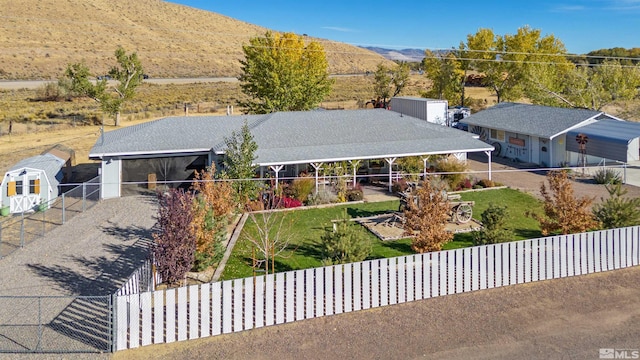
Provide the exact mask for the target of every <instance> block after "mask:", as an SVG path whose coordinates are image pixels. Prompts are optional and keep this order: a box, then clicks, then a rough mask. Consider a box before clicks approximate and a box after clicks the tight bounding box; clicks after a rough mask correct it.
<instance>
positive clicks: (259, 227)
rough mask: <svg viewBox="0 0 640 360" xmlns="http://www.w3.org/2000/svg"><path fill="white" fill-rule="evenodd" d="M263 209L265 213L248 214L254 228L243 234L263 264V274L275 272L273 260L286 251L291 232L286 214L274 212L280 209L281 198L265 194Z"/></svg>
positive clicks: (271, 192)
mask: <svg viewBox="0 0 640 360" xmlns="http://www.w3.org/2000/svg"><path fill="white" fill-rule="evenodd" d="M265 196H266V197H265V198H264V202H265V208H266V209H268V210H267V211H263V212H259V213H256V212H250V213H249V217H250V219H251V221H252V222H253V225H254V227H253V228H250V229H248V231H246V232H245V239H247V240H248V241H249V242H250V243H251V244H252V245H253V247H254V249H255V250H256V251H257V252H258V254H257V255H258V256H260V258H259V259H254V260H258V261H260V262H264V269H265V272H266V273H267V274H268V273H269V272H271V273H274V272H275V269H274V268H275V258H276V257H282V256H283V253H284V252H285V251H286V250H287V249H288V247H289V244H290V243H291V240H292V239H293V232H292V231H291V224H292V222H291V220H290V219H289V217H288V216H287V215H288V212H282V211H274V210H276V209H278V208H279V207H280V201H281V198H280V197H279V196H277V195H276V194H275V192H274V191H269V192H265Z"/></svg>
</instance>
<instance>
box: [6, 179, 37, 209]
mask: <svg viewBox="0 0 640 360" xmlns="http://www.w3.org/2000/svg"><path fill="white" fill-rule="evenodd" d="M29 175H31V176H29ZM7 196H8V197H9V201H10V205H9V211H11V212H12V213H21V212H25V211H30V210H33V209H34V208H35V207H36V206H37V205H38V204H39V203H40V179H39V177H37V176H34V174H28V173H27V174H24V175H19V174H18V175H15V176H10V180H9V182H8V184H7Z"/></svg>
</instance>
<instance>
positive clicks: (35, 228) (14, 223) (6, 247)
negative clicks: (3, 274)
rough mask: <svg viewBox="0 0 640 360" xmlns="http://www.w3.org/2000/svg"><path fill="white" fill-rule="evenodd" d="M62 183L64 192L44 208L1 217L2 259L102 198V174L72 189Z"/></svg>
mask: <svg viewBox="0 0 640 360" xmlns="http://www.w3.org/2000/svg"><path fill="white" fill-rule="evenodd" d="M62 186H63V188H61V192H62V194H61V195H60V196H59V197H58V198H56V199H55V200H53V201H51V202H50V203H45V204H43V206H42V210H41V211H36V212H23V213H20V214H14V215H12V216H9V217H7V218H6V219H5V220H0V259H1V258H3V257H5V256H7V255H8V254H10V253H12V252H13V251H15V250H17V249H19V248H22V247H24V246H25V245H26V244H28V243H30V242H32V241H34V240H37V239H39V238H41V237H43V236H44V235H45V234H46V233H47V232H49V231H51V230H53V229H54V228H56V227H57V226H59V225H62V224H64V223H65V222H66V221H68V220H69V219H71V218H72V217H74V216H75V215H78V214H80V213H83V212H85V211H86V210H87V209H90V208H91V207H93V206H94V205H95V204H97V203H98V201H99V200H100V177H99V176H97V177H95V178H93V179H91V180H89V181H88V182H85V183H82V184H81V185H78V186H74V187H71V188H69V189H64V185H62ZM65 190H66V191H65Z"/></svg>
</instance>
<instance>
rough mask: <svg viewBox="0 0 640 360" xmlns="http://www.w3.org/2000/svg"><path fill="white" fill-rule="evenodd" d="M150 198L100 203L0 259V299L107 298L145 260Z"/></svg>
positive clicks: (153, 210) (151, 212) (151, 222)
mask: <svg viewBox="0 0 640 360" xmlns="http://www.w3.org/2000/svg"><path fill="white" fill-rule="evenodd" d="M155 214H156V208H155V199H154V198H153V197H144V196H132V197H123V198H119V199H111V200H105V201H102V202H100V203H98V204H97V205H95V206H94V207H93V208H91V209H90V210H89V211H87V212H85V213H82V214H79V215H77V216H75V217H73V218H72V219H71V220H70V221H68V222H67V223H66V224H64V225H62V226H58V227H57V228H55V229H53V230H52V231H50V232H48V233H47V234H46V236H45V237H44V238H40V239H38V240H35V241H33V242H31V243H29V244H27V245H25V247H24V248H22V249H20V250H17V251H15V252H13V253H11V254H10V255H9V256H7V257H5V258H3V259H1V260H0V274H2V276H1V277H0V296H7V295H20V296H24V295H37V296H40V295H65V296H66V295H91V296H93V295H107V294H111V293H113V292H115V290H117V289H118V288H119V286H120V285H121V284H122V283H123V282H124V280H125V279H126V278H127V277H128V276H129V275H130V274H131V273H132V272H133V270H134V269H136V268H137V267H138V266H139V265H140V262H141V261H142V260H143V259H144V258H145V257H146V242H147V241H148V240H150V238H151V232H150V229H151V228H152V226H153V225H154V224H155V219H154V216H155Z"/></svg>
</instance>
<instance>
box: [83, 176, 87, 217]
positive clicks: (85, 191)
mask: <svg viewBox="0 0 640 360" xmlns="http://www.w3.org/2000/svg"><path fill="white" fill-rule="evenodd" d="M86 199H87V183H82V212H84V211H85V210H86V203H85V201H86Z"/></svg>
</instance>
